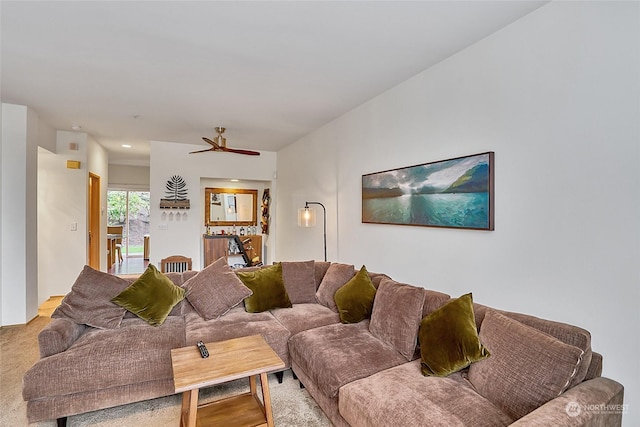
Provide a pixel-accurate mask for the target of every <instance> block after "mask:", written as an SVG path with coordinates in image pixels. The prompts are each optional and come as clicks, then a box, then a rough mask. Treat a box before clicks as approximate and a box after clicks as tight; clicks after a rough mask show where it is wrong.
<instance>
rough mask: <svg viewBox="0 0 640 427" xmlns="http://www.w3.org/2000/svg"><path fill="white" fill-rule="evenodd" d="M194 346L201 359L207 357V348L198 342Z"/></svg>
mask: <svg viewBox="0 0 640 427" xmlns="http://www.w3.org/2000/svg"><path fill="white" fill-rule="evenodd" d="M196 345H197V346H198V350H200V356H202V358H203V359H206V358H207V357H209V350H207V347H206V346H205V345H204V343H203V342H202V341H198V342H197V343H196Z"/></svg>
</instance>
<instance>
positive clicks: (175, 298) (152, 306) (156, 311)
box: [111, 264, 185, 326]
mask: <svg viewBox="0 0 640 427" xmlns="http://www.w3.org/2000/svg"><path fill="white" fill-rule="evenodd" d="M184 294H185V290H184V289H183V288H181V287H179V286H176V285H174V284H173V282H172V281H171V280H170V279H169V278H168V277H167V276H165V275H164V274H163V273H162V272H160V271H158V269H157V268H156V267H155V265H153V264H149V266H148V267H147V269H146V270H145V272H144V273H142V274H141V275H140V277H139V278H138V279H137V280H136V281H135V282H133V283H132V284H131V285H129V286H128V287H127V289H125V290H123V291H122V292H120V293H119V294H118V295H117V296H115V297H114V298H112V299H111V301H112V302H113V303H115V304H118V305H119V306H121V307H124V308H126V309H127V310H129V311H130V312H132V313H134V314H136V315H137V316H138V317H140V318H141V319H143V320H145V321H146V322H147V323H149V324H150V325H152V326H158V325H162V323H163V322H164V321H165V319H166V318H167V316H169V313H170V312H171V310H172V309H173V307H174V306H175V305H176V304H178V303H179V302H180V301H182V300H183V299H184Z"/></svg>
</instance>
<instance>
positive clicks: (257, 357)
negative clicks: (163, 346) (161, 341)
mask: <svg viewBox="0 0 640 427" xmlns="http://www.w3.org/2000/svg"><path fill="white" fill-rule="evenodd" d="M205 345H206V346H207V349H208V350H209V357H208V358H206V359H203V358H202V357H201V356H200V351H198V348H197V347H196V346H195V345H192V346H189V347H183V348H176V349H173V350H171V364H172V366H173V382H174V386H175V390H176V393H183V394H182V413H181V416H180V425H181V426H185V427H195V426H196V425H202V426H216V425H219V426H225V427H233V426H269V427H273V414H272V412H271V396H270V394H269V382H268V381H267V373H268V372H275V371H279V370H282V369H284V362H283V361H282V359H280V357H278V355H277V354H276V352H275V351H273V349H272V348H271V347H269V345H268V344H267V343H266V342H265V340H264V339H263V338H262V336H260V335H252V336H249V337H242V338H235V339H231V340H227V341H220V342H213V343H206V344H205ZM256 376H260V386H261V389H262V398H263V401H260V398H259V396H258V394H257V387H256ZM246 377H249V386H250V391H249V392H248V393H244V394H240V395H237V396H232V397H228V398H224V399H220V400H217V401H215V402H211V403H207V404H203V405H198V390H199V389H200V388H203V387H209V386H213V385H216V384H221V383H225V382H227V381H232V380H237V379H240V378H246ZM196 419H197V424H196Z"/></svg>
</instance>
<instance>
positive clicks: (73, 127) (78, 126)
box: [71, 124, 82, 130]
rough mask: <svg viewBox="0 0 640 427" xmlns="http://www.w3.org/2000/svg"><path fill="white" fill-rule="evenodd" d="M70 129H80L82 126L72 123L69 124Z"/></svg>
mask: <svg viewBox="0 0 640 427" xmlns="http://www.w3.org/2000/svg"><path fill="white" fill-rule="evenodd" d="M71 129H72V130H80V129H82V126H80V125H76V124H73V125H71Z"/></svg>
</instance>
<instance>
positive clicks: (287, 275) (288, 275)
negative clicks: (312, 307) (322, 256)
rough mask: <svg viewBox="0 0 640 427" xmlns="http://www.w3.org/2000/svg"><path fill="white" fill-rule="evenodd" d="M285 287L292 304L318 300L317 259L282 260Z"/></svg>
mask: <svg viewBox="0 0 640 427" xmlns="http://www.w3.org/2000/svg"><path fill="white" fill-rule="evenodd" d="M281 264H282V278H283V280H284V287H285V288H286V289H287V294H288V295H289V299H290V300H291V303H292V304H304V303H313V302H316V275H315V264H316V263H315V261H290V262H282V263H281Z"/></svg>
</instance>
